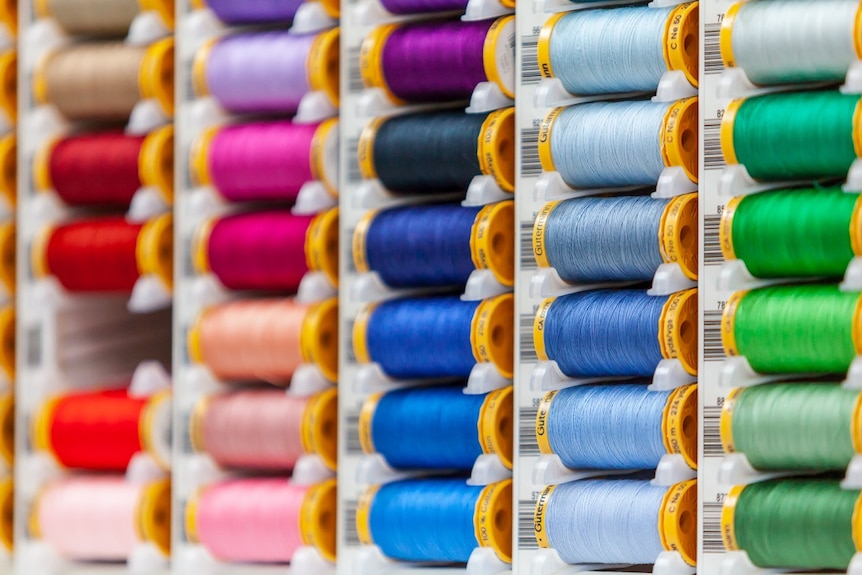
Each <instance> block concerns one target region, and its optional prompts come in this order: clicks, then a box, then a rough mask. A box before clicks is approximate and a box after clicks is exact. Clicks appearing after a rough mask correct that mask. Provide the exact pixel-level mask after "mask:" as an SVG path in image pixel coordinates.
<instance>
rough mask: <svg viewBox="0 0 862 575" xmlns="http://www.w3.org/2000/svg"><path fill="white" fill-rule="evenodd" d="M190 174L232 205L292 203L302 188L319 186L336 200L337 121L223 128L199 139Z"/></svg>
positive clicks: (209, 132) (195, 147) (274, 123)
mask: <svg viewBox="0 0 862 575" xmlns="http://www.w3.org/2000/svg"><path fill="white" fill-rule="evenodd" d="M191 155H192V165H191V171H192V174H193V177H194V178H195V180H196V181H197V183H198V184H199V185H201V186H213V187H214V188H215V189H216V190H218V192H219V194H221V196H222V197H224V198H225V199H227V200H228V201H231V202H249V201H273V200H286V201H290V202H293V201H295V200H296V196H297V194H299V191H300V189H302V186H303V184H306V183H308V182H311V181H313V180H318V181H320V182H322V183H323V184H324V185H325V186H326V189H327V191H328V192H329V193H331V194H332V195H333V196H337V195H338V121H337V120H327V121H325V122H323V123H321V124H294V123H292V122H286V121H284V122H270V123H266V124H263V123H258V124H245V125H239V126H224V127H220V128H214V129H212V130H209V131H207V132H205V133H204V134H203V136H202V137H201V138H200V139H199V140H198V141H197V143H196V144H195V146H194V148H193V150H192V154H191Z"/></svg>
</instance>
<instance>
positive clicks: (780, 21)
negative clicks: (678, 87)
mask: <svg viewBox="0 0 862 575" xmlns="http://www.w3.org/2000/svg"><path fill="white" fill-rule="evenodd" d="M860 16H861V15H860V12H859V3H858V2H856V1H855V0H827V1H825V2H817V3H814V4H809V3H804V2H794V1H793V0H777V1H770V2H752V3H744V2H739V3H736V4H734V5H732V6H731V7H730V8H729V9H728V10H727V11H726V12H725V15H724V20H722V23H721V33H720V37H719V38H720V46H721V58H722V60H723V61H724V65H725V66H726V67H728V68H733V67H739V68H742V69H743V70H744V71H745V75H746V76H747V77H748V79H749V80H751V81H752V82H753V83H755V84H761V85H770V84H786V83H789V82H790V83H795V82H818V81H819V82H823V81H840V80H843V79H844V76H845V74H846V73H847V69H848V68H850V65H851V64H853V63H854V62H855V61H856V60H857V59H862V43H860V42H859V40H858V31H857V29H856V24H855V23H856V22H857V21H859V19H860Z"/></svg>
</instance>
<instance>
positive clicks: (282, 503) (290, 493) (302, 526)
mask: <svg viewBox="0 0 862 575" xmlns="http://www.w3.org/2000/svg"><path fill="white" fill-rule="evenodd" d="M335 507H336V496H335V480H330V481H326V482H324V483H320V484H317V485H314V486H311V487H308V486H298V485H293V484H291V483H289V482H288V481H286V480H284V479H236V480H232V481H225V482H222V483H217V484H215V485H210V486H207V487H204V488H203V489H202V490H201V491H200V492H198V494H197V496H196V497H194V498H192V499H191V500H190V501H189V503H188V505H187V506H186V510H185V526H186V537H187V538H188V539H189V541H192V542H194V543H200V544H202V545H203V546H204V547H206V549H207V550H208V551H209V552H210V553H211V554H212V555H213V556H215V557H216V558H217V559H220V560H222V561H235V562H255V563H286V562H288V561H290V560H291V559H292V558H293V554H294V553H295V552H296V550H297V549H299V548H300V547H302V546H313V547H315V548H316V549H317V550H318V551H319V552H320V554H321V556H323V557H324V558H325V559H328V560H329V561H334V560H335V521H336V509H335Z"/></svg>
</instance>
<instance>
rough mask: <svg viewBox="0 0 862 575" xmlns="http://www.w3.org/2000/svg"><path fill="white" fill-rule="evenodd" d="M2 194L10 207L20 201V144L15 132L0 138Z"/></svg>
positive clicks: (0, 190)
mask: <svg viewBox="0 0 862 575" xmlns="http://www.w3.org/2000/svg"><path fill="white" fill-rule="evenodd" d="M0 195H2V196H3V197H4V198H6V203H7V204H9V206H10V207H13V208H14V207H15V204H17V203H18V145H17V141H16V139H15V135H14V134H10V135H8V136H4V137H3V138H0Z"/></svg>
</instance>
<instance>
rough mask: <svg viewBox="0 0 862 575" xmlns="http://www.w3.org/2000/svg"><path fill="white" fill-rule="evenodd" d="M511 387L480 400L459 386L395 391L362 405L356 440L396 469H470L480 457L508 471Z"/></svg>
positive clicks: (510, 438)
mask: <svg viewBox="0 0 862 575" xmlns="http://www.w3.org/2000/svg"><path fill="white" fill-rule="evenodd" d="M513 409H514V408H513V404H512V388H511V387H505V388H502V389H499V390H496V391H492V392H490V393H487V394H482V395H468V394H465V393H464V391H463V389H462V388H461V387H449V386H446V387H427V388H420V389H399V390H396V391H391V392H389V393H385V394H384V393H378V394H375V395H372V396H371V397H369V398H368V399H367V400H365V403H364V405H363V406H362V411H361V413H360V416H359V439H360V441H361V442H362V450H363V451H364V452H365V453H367V454H372V453H379V454H381V455H382V456H383V457H384V459H386V462H387V463H388V464H389V465H390V466H391V467H393V468H395V469H461V470H469V469H471V468H472V467H473V464H474V463H475V462H476V458H477V457H479V456H480V455H482V454H489V455H490V454H496V455H498V456H499V457H500V460H501V461H502V462H503V464H504V465H505V466H506V467H507V468H509V469H511V468H512V427H513V424H514V413H513Z"/></svg>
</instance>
